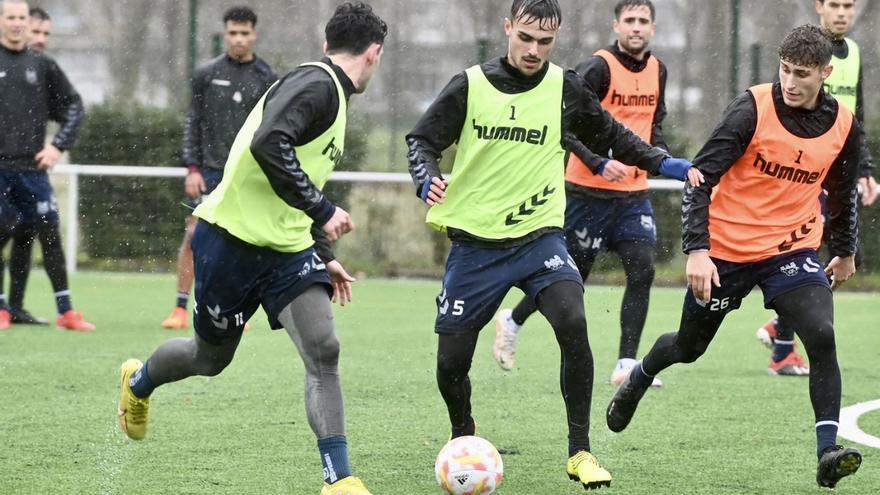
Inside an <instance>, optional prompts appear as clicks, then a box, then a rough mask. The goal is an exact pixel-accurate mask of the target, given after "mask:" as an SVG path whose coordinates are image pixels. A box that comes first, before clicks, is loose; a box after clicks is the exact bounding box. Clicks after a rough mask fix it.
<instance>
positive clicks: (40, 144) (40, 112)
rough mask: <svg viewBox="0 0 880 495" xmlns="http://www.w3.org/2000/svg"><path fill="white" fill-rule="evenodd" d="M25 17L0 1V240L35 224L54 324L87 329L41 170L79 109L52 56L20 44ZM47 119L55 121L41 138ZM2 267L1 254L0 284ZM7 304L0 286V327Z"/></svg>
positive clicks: (53, 159)
mask: <svg viewBox="0 0 880 495" xmlns="http://www.w3.org/2000/svg"><path fill="white" fill-rule="evenodd" d="M28 25H29V10H28V4H27V2H25V1H23V0H2V1H0V28H2V35H0V45H2V47H0V74H2V77H0V129H2V131H0V132H2V133H3V139H2V140H0V216H2V219H0V246H3V245H5V244H6V243H7V242H9V239H11V238H12V237H13V236H15V234H16V232H35V233H36V235H37V236H38V237H39V238H40V240H41V242H42V243H43V250H44V260H43V262H44V264H45V267H46V273H47V274H48V275H49V279H50V281H51V283H52V288H53V290H54V292H55V303H56V307H57V310H58V317H57V318H56V320H55V323H56V325H57V326H59V327H61V328H65V329H68V330H78V331H91V330H94V329H95V326H94V325H93V324H91V323H89V322H88V321H86V320H85V318H83V315H82V313H79V312H77V311H75V310H74V309H73V304H72V302H71V297H70V289H69V285H68V281H67V268H66V266H65V261H64V251H63V249H62V246H61V231H60V228H59V218H58V202H57V200H56V199H55V193H54V191H53V190H52V185H51V184H50V182H49V175H48V173H47V170H48V169H49V168H51V167H52V166H54V165H55V164H56V163H57V162H58V160H59V159H60V158H61V154H62V152H64V151H66V150H67V149H69V148H70V147H71V146H72V145H73V142H74V140H75V139H76V135H77V132H78V131H79V128H80V125H81V124H82V120H83V116H84V111H83V105H82V100H81V98H80V96H79V94H78V93H77V92H76V90H74V89H73V86H72V85H71V84H70V81H68V79H67V76H65V75H64V72H62V70H61V69H60V68H59V67H58V65H57V64H56V63H55V61H54V60H52V59H51V58H49V57H47V56H46V55H43V54H41V53H38V52H36V51H33V50H30V49H28V48H27V41H28ZM49 120H53V121H56V122H59V123H60V124H61V128H60V129H59V130H58V132H57V133H56V134H55V136H54V137H53V138H52V141H51V142H50V143H48V144H47V143H46V142H45V138H46V126H47V124H48V122H49ZM2 269H3V267H2V259H0V288H2V287H3V286H4V284H3V280H2ZM0 292H2V289H0ZM12 309H13V308H12V307H10V305H9V304H8V303H7V301H6V296H5V294H0V328H9V326H10V324H11V323H12ZM17 309H19V310H21V308H20V307H19V308H17ZM24 316H29V317H30V318H31V319H34V320H36V318H33V317H32V316H30V315H29V314H28V315H24Z"/></svg>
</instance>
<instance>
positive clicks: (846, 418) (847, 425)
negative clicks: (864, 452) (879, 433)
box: [837, 400, 880, 449]
mask: <svg viewBox="0 0 880 495" xmlns="http://www.w3.org/2000/svg"><path fill="white" fill-rule="evenodd" d="M878 409H880V400H873V401H870V402H862V403H860V404H855V405H852V406H849V407H844V408H843V409H841V410H840V430H838V432H837V434H838V435H840V436H841V437H843V438H845V439H847V440H849V441H851V442H857V443H860V444H862V445H867V446H868V447H874V448H876V449H880V438H877V437H875V436H873V435H868V434H867V433H865V432H864V431H862V430H861V428H859V416H861V415H862V414H865V413H868V412H871V411H875V410H878Z"/></svg>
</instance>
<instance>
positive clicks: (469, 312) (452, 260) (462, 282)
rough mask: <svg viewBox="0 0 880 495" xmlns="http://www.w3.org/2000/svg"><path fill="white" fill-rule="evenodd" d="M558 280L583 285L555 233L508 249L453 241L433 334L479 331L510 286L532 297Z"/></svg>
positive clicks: (439, 297)
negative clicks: (482, 246)
mask: <svg viewBox="0 0 880 495" xmlns="http://www.w3.org/2000/svg"><path fill="white" fill-rule="evenodd" d="M562 280H571V281H572V282H577V283H578V284H579V285H582V284H583V281H582V279H581V274H580V273H579V272H578V269H577V266H576V265H575V264H574V260H572V259H571V256H569V255H568V251H566V249H565V240H564V239H563V238H562V234H561V233H559V232H551V233H548V234H545V235H543V236H541V237H539V238H538V239H535V240H534V241H531V242H528V243H526V244H523V245H522V246H516V247H512V248H508V249H487V248H479V247H473V246H466V245H462V244H458V243H453V244H452V249H451V250H450V251H449V257H448V258H446V274H445V275H444V276H443V289H442V290H441V292H440V295H439V296H437V321H436V323H435V324H434V330H435V331H436V332H437V333H459V332H479V331H480V330H481V329H482V328H483V327H484V326H486V323H488V322H489V321H490V320H491V319H492V317H493V316H494V314H495V311H497V310H498V307H499V306H501V302H502V301H503V300H504V296H506V295H507V292H508V291H509V290H510V289H511V287H518V288H519V289H521V290H522V291H523V292H525V293H526V296H528V297H530V298H532V299H533V300H534V298H535V297H536V296H537V295H538V293H539V292H541V291H542V290H543V289H545V288H546V287H548V286H549V285H551V284H553V283H555V282H559V281H562Z"/></svg>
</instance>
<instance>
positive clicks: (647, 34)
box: [493, 0, 667, 386]
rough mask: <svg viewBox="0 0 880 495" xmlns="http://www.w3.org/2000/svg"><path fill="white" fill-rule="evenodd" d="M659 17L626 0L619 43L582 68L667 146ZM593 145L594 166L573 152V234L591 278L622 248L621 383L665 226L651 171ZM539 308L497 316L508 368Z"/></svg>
mask: <svg viewBox="0 0 880 495" xmlns="http://www.w3.org/2000/svg"><path fill="white" fill-rule="evenodd" d="M654 19H655V10H654V5H653V4H652V3H651V1H650V0H619V1H618V2H617V4H616V6H615V8H614V24H613V28H614V32H615V33H616V34H617V41H616V42H615V43H613V44H612V45H610V46H608V47H607V48H603V49H601V50H598V51H597V52H596V53H595V54H593V56H591V57H589V58H587V59H586V60H584V61H583V62H581V63H580V64H578V65H577V67H575V70H576V71H577V72H578V74H580V75H581V77H583V78H584V80H585V81H586V83H587V85H588V86H589V87H590V88H591V89H592V90H593V91H595V93H596V95H597V96H598V97H599V100H600V101H601V103H602V108H603V109H605V110H607V111H608V112H609V113H610V114H611V115H612V116H614V118H615V119H617V120H618V121H619V122H621V123H623V124H624V125H626V126H627V127H628V128H629V129H630V130H631V131H633V132H634V133H635V134H637V135H638V136H639V137H641V138H642V139H643V140H644V141H646V142H649V143H651V144H652V145H654V146H657V147H659V148H662V149H664V150H665V149H667V146H666V141H665V140H664V139H663V132H662V128H661V123H662V122H663V119H664V118H665V117H666V104H665V102H664V93H665V89H666V67H665V66H664V65H663V63H662V62H660V60H658V59H657V57H655V56H654V55H652V54H651V52H650V50H649V49H648V46H649V45H650V42H651V38H652V37H653V36H654V32H655V28H656V26H655V23H654ZM593 151H595V152H596V153H598V154H593V155H591V156H589V157H588V160H587V161H589V162H590V163H589V167H587V166H584V162H583V161H581V160H580V159H579V158H578V157H577V156H576V155H574V154H572V155H571V157H570V158H569V162H568V167H567V168H566V174H565V191H566V197H567V205H566V211H565V237H566V244H567V247H568V252H569V253H570V254H571V256H572V258H573V259H574V261H575V263H577V266H578V270H579V271H580V273H581V276H582V277H583V279H584V281H586V280H587V278H588V277H589V275H590V271H591V269H592V267H593V263H594V261H595V260H596V257H597V256H598V255H599V253H601V252H602V251H603V250H609V251H614V252H615V253H616V254H617V255H618V256H619V257H620V260H621V262H622V264H623V268H624V271H625V272H626V291H625V292H624V295H623V302H622V304H621V307H620V347H619V350H618V356H617V357H618V362H617V366H616V367H615V369H614V371H613V372H612V374H611V383H612V384H614V385H620V383H621V382H622V381H623V379H624V378H625V377H626V375H627V374H629V372H630V370H632V367H633V366H634V365H635V363H636V360H635V357H636V352H637V351H638V348H639V341H640V340H641V336H642V330H643V329H644V327H645V319H646V317H647V315H648V301H649V298H650V294H651V284H652V283H653V282H654V250H655V245H656V241H657V232H656V228H655V225H654V210H653V208H652V207H651V199H650V196H649V193H648V177H647V174H646V173H645V172H644V171H643V170H640V169H638V168H637V167H634V166H630V165H624V164H623V163H620V162H618V161H616V160H613V159H609V158H607V157H610V156H611V151H610V150H609V149H608V147H607V146H606V147H605V148H604V149H596V150H593ZM603 162H604V163H605V166H606V167H619V168H620V169H621V170H622V172H623V173H622V174H621V178H620V179H618V180H615V181H610V180H607V179H605V178H603V176H602V175H600V174H595V173H593V172H591V170H592V169H598V168H599V167H600V166H601V165H602V163H603ZM536 310H537V308H536V306H535V303H534V301H532V300H531V299H530V298H528V297H526V298H523V299H522V300H521V301H520V303H519V304H517V306H516V307H515V308H513V310H510V309H502V310H501V311H499V312H498V314H497V315H496V317H495V346H494V349H493V350H494V356H495V360H496V361H497V362H498V365H499V366H501V368H502V369H506V370H509V369H511V368H512V367H513V364H514V356H515V350H516V343H517V337H518V332H519V330H520V328H521V326H522V325H523V324H524V323H525V321H526V319H527V318H528V317H529V316H531V315H532V314H533V313H534V312H535V311H536ZM660 385H661V383H660V380H655V381H654V386H660Z"/></svg>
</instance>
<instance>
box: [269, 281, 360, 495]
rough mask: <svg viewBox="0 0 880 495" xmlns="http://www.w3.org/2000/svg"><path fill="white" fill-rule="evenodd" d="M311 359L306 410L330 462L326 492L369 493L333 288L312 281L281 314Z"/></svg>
mask: <svg viewBox="0 0 880 495" xmlns="http://www.w3.org/2000/svg"><path fill="white" fill-rule="evenodd" d="M278 321H279V322H281V324H282V325H284V328H285V329H286V330H287V333H288V335H290V338H291V340H293V342H294V344H296V348H297V350H298V351H299V354H300V357H301V358H302V360H303V364H304V365H305V370H306V376H305V394H306V401H305V402H306V416H307V417H308V419H309V426H310V427H311V428H312V431H313V432H314V433H315V436H316V437H317V439H318V451H319V454H320V457H321V463H322V464H323V468H324V486H323V488H322V489H321V494H322V495H337V494H339V495H369V493H370V492H369V491H368V490H367V488H366V487H365V486H364V484H363V483H362V482H361V480H360V479H358V478H356V477H355V476H352V469H351V463H350V461H349V457H348V440H347V439H346V435H345V409H344V406H343V400H342V386H341V384H340V381H339V340H338V339H337V338H336V329H335V327H334V325H333V308H332V307H331V304H330V298H329V297H328V295H327V290H326V289H325V288H324V287H323V286H320V285H312V286H311V287H309V288H308V289H306V291H305V292H303V293H302V294H300V295H299V296H297V298H296V299H294V300H293V302H291V303H290V304H288V305H287V307H285V308H284V309H283V310H282V311H281V313H280V314H279V315H278Z"/></svg>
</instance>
